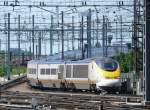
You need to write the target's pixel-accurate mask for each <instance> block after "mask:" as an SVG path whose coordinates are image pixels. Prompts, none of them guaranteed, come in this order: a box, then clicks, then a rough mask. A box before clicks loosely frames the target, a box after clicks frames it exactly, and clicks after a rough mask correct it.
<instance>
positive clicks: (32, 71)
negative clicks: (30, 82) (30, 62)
mask: <svg viewBox="0 0 150 110" xmlns="http://www.w3.org/2000/svg"><path fill="white" fill-rule="evenodd" d="M28 73H29V74H36V69H33V68H29V69H28Z"/></svg>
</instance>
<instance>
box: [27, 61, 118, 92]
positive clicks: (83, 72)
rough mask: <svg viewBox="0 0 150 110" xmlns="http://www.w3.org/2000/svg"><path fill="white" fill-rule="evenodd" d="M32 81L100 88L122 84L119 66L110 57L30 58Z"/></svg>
mask: <svg viewBox="0 0 150 110" xmlns="http://www.w3.org/2000/svg"><path fill="white" fill-rule="evenodd" d="M27 78H28V81H29V84H30V85H31V86H33V87H40V88H59V89H81V90H86V89H87V90H101V89H107V88H111V89H113V88H118V87H120V85H121V83H120V67H119V64H118V62H116V61H115V60H113V59H110V58H98V59H86V60H79V61H44V62H43V61H40V60H39V61H30V62H28V65H27Z"/></svg>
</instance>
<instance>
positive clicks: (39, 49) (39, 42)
mask: <svg viewBox="0 0 150 110" xmlns="http://www.w3.org/2000/svg"><path fill="white" fill-rule="evenodd" d="M41 37H42V35H41V31H40V32H39V38H38V44H39V45H38V57H39V58H40V57H41Z"/></svg>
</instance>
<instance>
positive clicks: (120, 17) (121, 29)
mask: <svg viewBox="0 0 150 110" xmlns="http://www.w3.org/2000/svg"><path fill="white" fill-rule="evenodd" d="M120 39H121V53H122V52H123V50H122V42H123V38H122V15H120Z"/></svg>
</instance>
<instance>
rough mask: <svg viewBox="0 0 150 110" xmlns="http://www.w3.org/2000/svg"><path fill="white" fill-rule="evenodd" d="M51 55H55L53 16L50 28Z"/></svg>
mask: <svg viewBox="0 0 150 110" xmlns="http://www.w3.org/2000/svg"><path fill="white" fill-rule="evenodd" d="M50 29H51V30H50V55H53V31H52V29H53V16H52V15H51V27H50Z"/></svg>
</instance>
